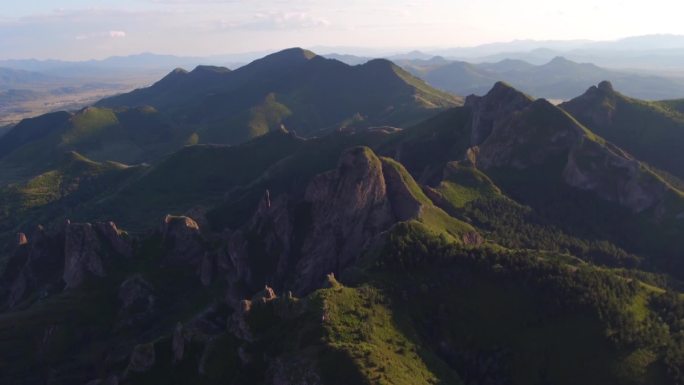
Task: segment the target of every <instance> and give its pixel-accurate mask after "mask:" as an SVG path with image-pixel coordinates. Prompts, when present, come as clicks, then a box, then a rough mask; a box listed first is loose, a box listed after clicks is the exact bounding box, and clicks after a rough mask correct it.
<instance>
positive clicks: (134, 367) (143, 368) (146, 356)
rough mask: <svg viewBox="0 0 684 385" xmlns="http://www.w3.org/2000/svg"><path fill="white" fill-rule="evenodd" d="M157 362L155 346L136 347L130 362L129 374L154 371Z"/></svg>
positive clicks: (143, 345) (127, 369)
mask: <svg viewBox="0 0 684 385" xmlns="http://www.w3.org/2000/svg"><path fill="white" fill-rule="evenodd" d="M155 361H156V352H155V348H154V344H152V343H149V344H142V345H136V347H135V348H134V349H133V353H131V358H130V361H129V362H128V367H127V368H126V371H127V372H129V371H130V372H136V373H144V372H147V371H148V370H150V369H152V367H153V366H154V363H155Z"/></svg>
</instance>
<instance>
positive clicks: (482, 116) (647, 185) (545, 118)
mask: <svg viewBox="0 0 684 385" xmlns="http://www.w3.org/2000/svg"><path fill="white" fill-rule="evenodd" d="M611 88H612V87H611V86H610V84H608V83H602V84H601V85H600V87H599V88H595V87H594V89H593V91H592V90H590V92H594V93H601V94H602V95H603V94H610V93H611ZM526 98H527V97H526V96H525V95H524V94H522V93H520V92H518V91H516V90H514V89H513V88H510V87H507V86H505V85H503V84H497V86H495V87H494V89H492V91H490V92H489V93H488V94H487V95H486V96H484V97H476V96H473V97H469V98H468V102H467V103H466V105H468V106H470V107H471V109H472V110H473V114H474V118H473V123H472V135H473V138H474V139H473V143H474V144H477V147H473V148H471V149H470V150H469V151H468V154H467V159H468V161H469V163H471V164H473V165H476V166H477V167H478V168H481V169H484V170H487V169H491V168H497V167H513V168H519V169H524V168H528V167H531V166H535V165H540V164H545V163H548V162H549V161H551V160H553V161H555V160H558V159H560V160H564V161H565V166H564V168H563V170H561V171H560V172H562V174H563V175H562V176H563V178H564V180H565V182H566V183H567V184H568V185H570V186H573V187H575V188H578V189H581V190H587V191H591V192H593V193H595V194H596V195H598V196H599V197H600V198H602V199H605V200H608V201H612V202H616V203H619V204H620V205H622V206H624V207H627V208H629V209H630V210H632V211H635V212H642V211H644V210H646V209H649V208H655V209H656V212H662V210H659V207H660V206H661V205H662V203H663V202H664V199H665V198H664V197H665V195H666V192H667V189H668V188H667V186H666V185H665V184H664V183H661V182H660V181H658V178H657V177H656V176H655V175H654V174H653V173H652V172H651V171H650V170H648V169H646V168H645V167H644V166H643V165H642V164H641V163H640V162H638V161H637V160H635V159H633V158H632V157H631V156H629V155H628V154H626V153H625V152H624V151H622V150H620V149H619V148H617V147H615V146H613V145H612V144H610V143H607V142H604V141H602V140H601V139H600V138H595V137H593V136H590V134H589V133H588V132H587V131H586V130H585V129H584V127H582V126H581V125H580V124H579V123H577V121H575V120H574V119H572V118H571V117H570V116H568V115H567V113H565V112H564V111H562V110H561V109H559V108H557V107H555V106H553V105H552V104H551V103H549V102H547V101H545V100H543V99H539V100H535V101H531V100H529V99H527V100H526Z"/></svg>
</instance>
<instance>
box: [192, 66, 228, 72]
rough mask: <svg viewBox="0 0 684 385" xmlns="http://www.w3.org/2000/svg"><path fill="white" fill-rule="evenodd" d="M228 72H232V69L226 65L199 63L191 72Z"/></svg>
mask: <svg viewBox="0 0 684 385" xmlns="http://www.w3.org/2000/svg"><path fill="white" fill-rule="evenodd" d="M228 72H230V69H228V68H226V67H219V66H210V65H198V66H197V67H195V69H194V70H192V72H190V73H192V74H198V73H215V74H224V73H228Z"/></svg>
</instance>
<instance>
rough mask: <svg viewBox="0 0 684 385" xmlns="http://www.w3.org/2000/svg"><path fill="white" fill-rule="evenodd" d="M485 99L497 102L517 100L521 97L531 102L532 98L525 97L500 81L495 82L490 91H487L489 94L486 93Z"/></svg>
mask: <svg viewBox="0 0 684 385" xmlns="http://www.w3.org/2000/svg"><path fill="white" fill-rule="evenodd" d="M485 97H486V98H487V99H497V100H502V99H505V100H508V99H519V98H521V97H522V98H524V99H527V100H532V98H531V97H529V96H527V95H526V94H525V93H523V92H521V91H519V90H518V89H516V88H515V87H513V86H512V85H510V84H508V83H506V82H502V81H498V82H496V83H495V84H494V86H493V87H492V89H491V90H489V92H487V95H486V96H485Z"/></svg>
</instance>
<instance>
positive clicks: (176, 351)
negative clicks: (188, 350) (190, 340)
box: [171, 322, 185, 362]
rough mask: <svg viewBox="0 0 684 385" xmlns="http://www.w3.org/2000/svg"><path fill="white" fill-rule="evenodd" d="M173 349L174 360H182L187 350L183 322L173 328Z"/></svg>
mask: <svg viewBox="0 0 684 385" xmlns="http://www.w3.org/2000/svg"><path fill="white" fill-rule="evenodd" d="M171 349H172V350H173V362H181V361H182V360H183V354H184V352H185V334H184V330H183V324H182V323H180V322H178V323H177V324H176V328H175V329H174V330H173V338H172V340H171Z"/></svg>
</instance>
